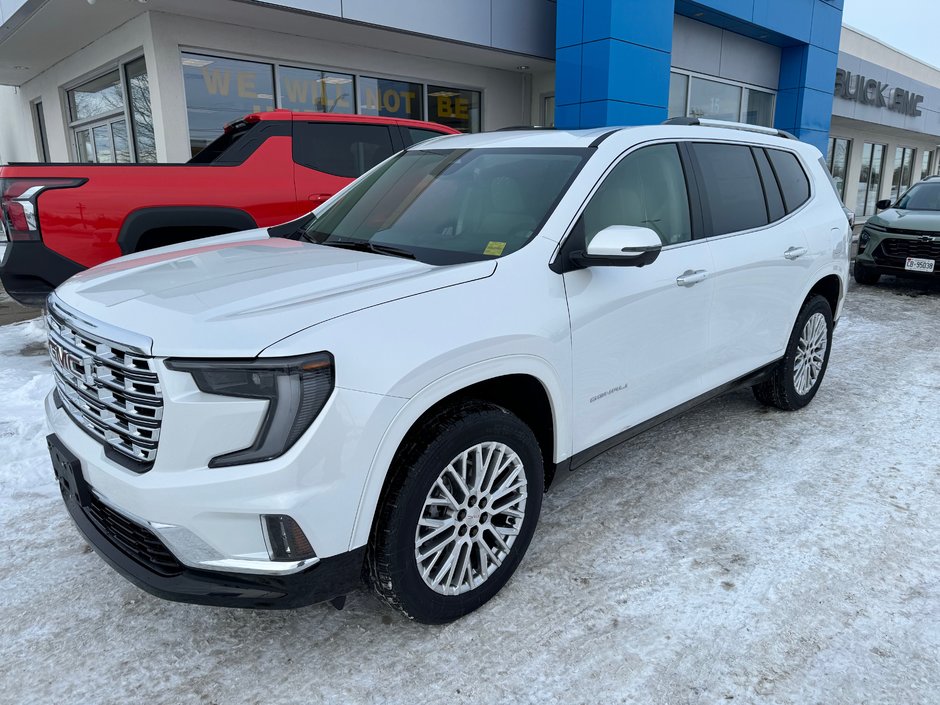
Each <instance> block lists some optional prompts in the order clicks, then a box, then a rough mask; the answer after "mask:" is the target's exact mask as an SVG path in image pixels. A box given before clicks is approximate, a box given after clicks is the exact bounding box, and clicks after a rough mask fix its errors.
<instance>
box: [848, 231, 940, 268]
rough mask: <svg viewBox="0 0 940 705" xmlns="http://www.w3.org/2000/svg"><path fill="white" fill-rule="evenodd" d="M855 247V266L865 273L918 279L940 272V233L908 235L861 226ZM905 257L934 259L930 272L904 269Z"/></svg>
mask: <svg viewBox="0 0 940 705" xmlns="http://www.w3.org/2000/svg"><path fill="white" fill-rule="evenodd" d="M863 243H864V244H863ZM859 247H860V252H859V253H858V255H857V256H856V257H855V266H856V267H861V268H862V269H864V270H865V271H867V272H872V273H877V274H887V275H891V276H897V277H918V278H923V277H928V278H932V277H937V276H938V275H940V232H938V233H930V234H928V233H916V234H908V233H904V232H897V231H880V230H872V229H869V228H863V230H862V233H861V235H860V238H859ZM908 257H917V258H921V259H933V260H935V262H936V265H935V267H934V271H933V272H918V271H912V270H909V269H905V266H904V265H905V262H906V261H907V258H908Z"/></svg>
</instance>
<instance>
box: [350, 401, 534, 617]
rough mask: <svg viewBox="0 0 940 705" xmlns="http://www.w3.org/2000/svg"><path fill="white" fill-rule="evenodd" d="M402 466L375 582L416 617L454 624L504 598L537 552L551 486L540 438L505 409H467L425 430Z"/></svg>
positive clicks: (371, 571)
mask: <svg viewBox="0 0 940 705" xmlns="http://www.w3.org/2000/svg"><path fill="white" fill-rule="evenodd" d="M398 462H400V466H399V467H398V468H397V473H396V478H395V480H394V481H393V483H392V485H391V486H390V488H389V490H388V492H387V493H386V496H385V500H384V502H383V505H382V506H381V507H380V508H379V516H378V518H377V521H376V526H375V530H374V531H373V536H372V541H371V543H370V547H369V557H368V559H367V561H368V565H367V568H368V577H369V582H370V583H371V586H372V589H373V590H374V591H375V592H376V593H377V594H378V596H379V597H380V598H381V599H382V600H383V601H384V602H386V603H387V604H389V605H390V606H392V607H394V608H395V609H397V610H399V611H400V612H403V613H404V614H405V615H407V616H408V617H410V618H411V619H414V620H416V621H418V622H423V623H425V624H443V623H445V622H450V621H453V620H455V619H457V618H459V617H462V616H464V615H465V614H468V613H469V612H472V611H473V610H475V609H476V608H477V607H479V606H481V605H482V604H484V603H485V602H486V601H487V600H489V599H490V598H491V597H493V596H494V595H495V594H496V593H497V592H499V590H500V589H501V588H502V587H503V585H505V584H506V582H507V581H508V580H509V578H510V577H511V576H512V574H513V573H514V572H515V570H516V568H517V567H518V565H519V562H520V561H521V560H522V557H523V555H524V554H525V552H526V549H527V548H528V546H529V542H530V540H531V539H532V534H533V533H534V531H535V525H536V523H537V522H538V517H539V512H540V510H541V506H542V491H543V486H544V470H543V465H542V455H541V451H540V448H539V445H538V441H537V440H536V438H535V435H534V434H533V433H532V431H531V429H529V427H528V426H526V425H525V424H524V423H523V422H522V421H521V420H520V419H519V418H517V417H516V416H514V415H513V414H511V413H510V412H509V411H507V410H506V409H503V408H502V407H499V406H496V405H494V404H489V403H483V402H464V403H462V404H459V405H456V406H454V407H451V408H449V409H446V410H444V411H443V412H441V413H440V414H438V415H437V416H435V417H433V418H432V419H430V420H429V421H428V422H426V423H425V424H424V425H423V426H422V427H421V428H420V429H418V431H417V432H416V433H415V434H414V436H413V437H412V438H411V439H410V440H409V441H408V442H407V445H406V446H405V447H404V448H403V449H402V452H401V453H400V454H399V458H398Z"/></svg>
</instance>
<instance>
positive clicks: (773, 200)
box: [752, 147, 787, 223]
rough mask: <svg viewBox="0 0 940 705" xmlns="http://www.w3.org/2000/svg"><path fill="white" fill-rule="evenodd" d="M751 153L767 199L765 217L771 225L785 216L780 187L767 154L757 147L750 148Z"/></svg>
mask: <svg viewBox="0 0 940 705" xmlns="http://www.w3.org/2000/svg"><path fill="white" fill-rule="evenodd" d="M752 151H753V152H754V161H755V162H757V171H758V172H759V173H760V180H761V184H762V185H763V187H764V196H766V198H767V215H768V216H769V217H770V222H771V223H772V222H774V221H775V220H780V219H781V218H782V217H783V216H785V215H786V214H787V213H786V211H785V210H784V209H783V196H781V195H780V186H779V185H778V184H777V177H776V176H774V170H773V169H771V168H770V162H769V161H768V159H767V154H766V153H765V152H764V150H763V149H760V148H759V147H754V148H752Z"/></svg>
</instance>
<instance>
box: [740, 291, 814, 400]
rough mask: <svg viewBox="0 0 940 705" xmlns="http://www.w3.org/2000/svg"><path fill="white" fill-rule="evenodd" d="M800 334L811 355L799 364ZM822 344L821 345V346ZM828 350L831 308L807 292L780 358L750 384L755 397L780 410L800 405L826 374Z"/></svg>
mask: <svg viewBox="0 0 940 705" xmlns="http://www.w3.org/2000/svg"><path fill="white" fill-rule="evenodd" d="M804 337H805V338H806V339H808V340H809V341H810V344H809V346H808V347H809V350H810V351H811V355H810V359H809V360H807V361H806V362H805V363H803V364H801V361H802V360H804V359H805V355H806V354H805V352H804V351H805V350H806V348H807V343H806V342H805V341H804V340H803V339H804ZM823 344H824V345H825V349H821V348H822V345H823ZM831 350H832V309H831V308H830V306H829V302H828V301H826V299H825V298H823V297H822V296H811V297H809V298H808V299H807V300H806V301H805V302H804V303H803V308H801V309H800V313H799V315H798V316H797V317H796V324H795V325H794V326H793V332H792V333H790V340H789V341H788V342H787V349H786V352H785V353H784V355H783V359H782V360H781V361H780V363H779V364H778V365H777V367H776V368H774V370H773V372H771V374H770V377H768V378H767V379H766V380H764V381H763V382H760V383H758V384H755V385H754V386H753V387H751V390H752V391H753V392H754V396H755V397H756V398H757V401H759V402H761V403H762V404H766V405H767V406H775V407H777V408H778V409H783V410H784V411H795V410H796V409H802V408H803V407H804V406H806V405H807V404H809V403H810V402H811V401H812V400H813V397H814V396H816V392H817V391H818V390H819V385H820V384H822V380H823V377H825V376H826V368H827V367H828V366H829V353H830V351H831ZM817 364H818V367H817ZM798 366H799V367H798ZM814 373H815V377H813V374H814Z"/></svg>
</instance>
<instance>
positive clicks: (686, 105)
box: [669, 71, 776, 127]
mask: <svg viewBox="0 0 940 705" xmlns="http://www.w3.org/2000/svg"><path fill="white" fill-rule="evenodd" d="M775 97H776V96H775V94H774V93H773V92H771V91H766V90H762V89H759V88H756V87H754V86H748V85H746V84H743V83H733V82H731V81H724V80H715V79H712V78H704V77H702V76H694V75H692V74H685V73H680V72H678V71H673V72H672V73H671V74H670V77H669V117H671V118H673V117H700V118H708V119H711V120H728V121H730V122H745V123H749V124H751V125H763V126H765V127H772V126H773V123H774V99H775Z"/></svg>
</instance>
